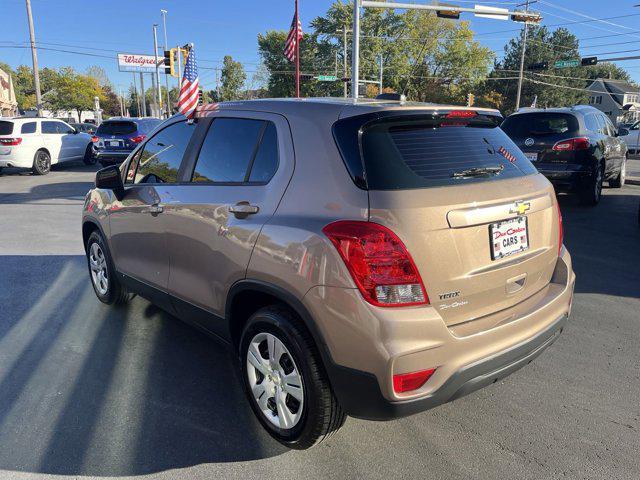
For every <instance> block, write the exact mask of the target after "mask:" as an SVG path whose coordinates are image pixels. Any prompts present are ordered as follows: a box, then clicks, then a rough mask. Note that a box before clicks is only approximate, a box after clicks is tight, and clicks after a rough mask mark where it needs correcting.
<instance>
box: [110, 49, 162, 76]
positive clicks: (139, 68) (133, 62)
mask: <svg viewBox="0 0 640 480" xmlns="http://www.w3.org/2000/svg"><path fill="white" fill-rule="evenodd" d="M161 61H162V59H161V58H158V62H161ZM155 69H156V58H155V57H154V56H153V55H137V54H133V53H119V54H118V70H120V71H121V72H154V71H155Z"/></svg>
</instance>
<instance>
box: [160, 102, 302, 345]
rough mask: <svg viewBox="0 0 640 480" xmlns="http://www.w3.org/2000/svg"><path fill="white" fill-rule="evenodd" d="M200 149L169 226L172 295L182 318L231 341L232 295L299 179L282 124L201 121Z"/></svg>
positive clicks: (246, 116) (265, 119)
mask: <svg viewBox="0 0 640 480" xmlns="http://www.w3.org/2000/svg"><path fill="white" fill-rule="evenodd" d="M199 129H200V130H199V132H200V133H199V135H200V136H201V137H202V145H201V148H200V149H199V150H198V151H197V152H196V150H197V149H194V152H193V155H192V156H191V158H190V159H185V162H187V164H186V165H185V167H184V174H185V177H184V180H185V182H184V183H181V184H180V185H177V186H175V187H173V188H172V194H173V198H172V201H171V202H167V204H166V207H165V211H164V213H163V218H164V221H165V228H166V232H167V241H168V247H169V250H170V252H171V272H170V276H169V292H170V293H171V294H172V296H173V297H174V304H175V306H176V310H177V312H178V314H179V315H180V316H181V317H183V318H188V319H191V320H193V321H194V322H196V323H198V324H199V325H200V326H202V327H204V328H206V329H207V330H209V331H211V332H213V333H215V334H217V335H219V336H222V337H226V336H227V335H228V332H227V331H226V324H225V323H224V322H223V321H221V319H222V318H224V315H225V314H224V309H225V301H226V296H227V292H228V291H229V289H230V287H231V286H232V285H233V284H234V283H235V282H237V281H238V280H241V279H243V278H245V276H246V270H247V267H248V264H249V260H250V257H251V253H252V251H253V247H254V245H255V242H256V239H257V237H258V235H259V234H260V230H261V228H262V226H263V225H264V224H265V222H267V221H268V220H269V218H271V216H272V215H273V214H274V212H275V210H276V208H277V205H278V203H279V202H280V199H281V198H282V195H283V194H284V191H285V189H286V186H287V184H288V182H289V180H290V178H291V175H292V173H293V147H292V143H291V134H290V131H289V126H288V123H287V121H286V120H285V119H284V117H282V116H280V115H276V114H267V113H253V112H242V113H240V112H238V113H237V114H235V113H232V112H224V114H219V115H217V116H215V117H213V118H206V119H203V120H202V121H201V125H200V126H199Z"/></svg>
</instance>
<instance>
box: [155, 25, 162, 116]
mask: <svg viewBox="0 0 640 480" xmlns="http://www.w3.org/2000/svg"><path fill="white" fill-rule="evenodd" d="M153 54H154V56H155V57H156V74H155V75H156V92H155V93H156V99H157V101H158V115H159V116H160V118H162V116H163V115H162V92H161V91H160V72H159V71H158V61H159V60H158V25H156V24H155V23H154V24H153Z"/></svg>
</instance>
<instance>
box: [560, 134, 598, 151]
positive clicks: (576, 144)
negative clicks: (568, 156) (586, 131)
mask: <svg viewBox="0 0 640 480" xmlns="http://www.w3.org/2000/svg"><path fill="white" fill-rule="evenodd" d="M589 146H590V142H589V139H588V138H587V137H577V138H570V139H569V140H562V141H560V142H558V143H556V144H555V145H554V146H553V150H555V151H556V152H566V151H573V150H587V149H588V148H589Z"/></svg>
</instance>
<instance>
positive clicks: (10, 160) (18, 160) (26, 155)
mask: <svg viewBox="0 0 640 480" xmlns="http://www.w3.org/2000/svg"><path fill="white" fill-rule="evenodd" d="M33 153H34V152H29V151H25V149H21V148H19V147H18V148H12V147H0V167H18V168H31V167H32V166H33Z"/></svg>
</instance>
